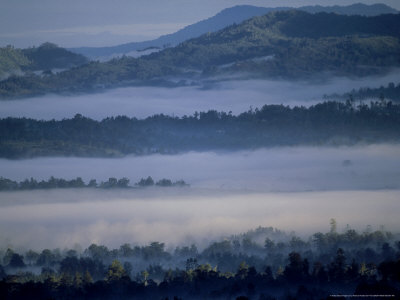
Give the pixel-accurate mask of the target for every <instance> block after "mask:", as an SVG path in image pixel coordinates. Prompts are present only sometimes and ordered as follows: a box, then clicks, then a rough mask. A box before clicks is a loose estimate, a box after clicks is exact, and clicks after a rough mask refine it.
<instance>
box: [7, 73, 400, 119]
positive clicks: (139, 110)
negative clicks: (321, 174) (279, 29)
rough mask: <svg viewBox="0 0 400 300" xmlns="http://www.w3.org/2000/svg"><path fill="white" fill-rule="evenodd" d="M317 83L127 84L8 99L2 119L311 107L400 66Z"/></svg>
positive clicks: (393, 76)
mask: <svg viewBox="0 0 400 300" xmlns="http://www.w3.org/2000/svg"><path fill="white" fill-rule="evenodd" d="M321 78H324V79H323V80H319V81H315V80H314V81H308V82H307V81H292V82H291V81H279V80H228V81H215V82H212V83H200V85H199V86H189V87H177V88H166V87H127V88H118V89H112V90H108V91H105V92H103V93H94V94H85V95H76V96H60V95H47V96H42V97H35V98H28V99H20V100H4V101H1V102H0V107H1V110H0V117H1V118H5V117H28V118H35V119H44V120H50V119H56V120H60V119H63V118H71V117H73V116H74V115H75V114H78V113H79V114H82V115H84V116H86V117H90V118H93V119H97V120H100V119H103V118H106V117H111V116H118V115H126V116H128V117H137V118H145V117H148V116H152V115H154V114H161V113H163V114H167V115H175V116H183V115H192V114H193V113H194V112H195V111H208V110H210V109H215V110H217V111H225V112H229V111H232V112H233V114H239V113H241V112H244V111H247V110H249V108H250V107H253V108H256V107H261V106H263V105H265V104H285V105H290V106H296V105H297V106H300V105H304V106H309V105H313V104H316V103H318V102H320V101H322V99H323V95H324V94H327V95H329V94H332V93H339V94H343V93H346V92H349V91H351V90H352V89H358V88H361V87H365V86H370V87H379V86H381V85H387V83H388V82H395V83H398V82H400V73H399V72H397V71H396V70H395V71H393V72H392V73H389V74H387V75H386V76H383V77H382V76H380V77H366V78H354V79H349V78H345V77H326V76H323V77H321Z"/></svg>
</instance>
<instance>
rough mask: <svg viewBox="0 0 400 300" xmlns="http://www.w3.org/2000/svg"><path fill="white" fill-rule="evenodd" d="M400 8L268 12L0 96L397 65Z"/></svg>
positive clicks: (25, 83) (0, 86)
mask: <svg viewBox="0 0 400 300" xmlns="http://www.w3.org/2000/svg"><path fill="white" fill-rule="evenodd" d="M399 28H400V14H387V15H379V16H375V17H365V16H346V15H338V14H334V13H318V14H310V13H306V12H303V11H299V10H291V11H276V12H270V13H268V14H266V15H263V16H258V17H254V18H252V19H249V20H246V21H244V22H242V23H240V24H238V25H231V26H229V27H227V28H224V29H222V30H220V31H217V32H214V33H207V34H204V35H202V36H200V37H198V38H194V39H190V40H187V41H185V42H183V43H181V44H179V45H178V46H176V47H171V48H166V49H164V50H162V51H159V52H155V53H152V54H149V55H147V56H143V57H140V58H132V57H123V58H121V59H113V60H111V61H108V62H104V63H101V62H91V63H89V64H86V65H82V66H80V67H77V68H73V69H70V70H68V71H65V72H61V73H59V74H54V75H49V76H45V77H39V76H36V77H35V76H29V77H28V76H25V77H13V78H9V79H8V80H3V81H0V97H3V98H11V97H24V96H32V95H38V94H44V93H49V92H51V93H74V92H89V91H96V90H98V89H104V88H114V87H117V86H128V85H133V84H135V85H149V84H168V85H169V84H171V83H172V84H175V83H174V82H178V81H180V80H182V81H183V82H182V83H179V84H185V80H188V79H189V80H192V81H193V80H194V81H198V82H200V81H203V80H209V79H210V78H211V79H212V78H220V77H222V78H223V77H224V76H225V77H226V76H228V77H229V78H231V77H232V75H238V76H241V77H243V76H246V77H248V78H285V79H299V78H310V77H315V76H318V78H321V74H327V76H328V75H340V76H366V75H378V74H383V73H384V72H387V71H388V70H391V69H392V68H394V67H400V29H399Z"/></svg>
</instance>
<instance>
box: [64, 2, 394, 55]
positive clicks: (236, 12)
mask: <svg viewBox="0 0 400 300" xmlns="http://www.w3.org/2000/svg"><path fill="white" fill-rule="evenodd" d="M292 9H293V8H291V7H275V8H269V7H257V6H251V5H238V6H234V7H231V8H227V9H224V10H222V11H221V12H219V13H218V14H216V15H215V16H213V17H211V18H208V19H206V20H203V21H200V22H197V23H195V24H192V25H189V26H187V27H185V28H183V29H181V30H179V31H177V32H175V33H172V34H167V35H163V36H161V37H159V38H157V39H155V40H150V41H144V42H133V43H126V44H122V45H117V46H112V47H80V48H71V49H69V50H71V51H72V52H75V53H78V54H82V55H85V56H87V57H89V58H91V59H99V58H100V59H104V58H106V59H107V58H109V57H111V56H112V55H118V54H119V55H122V54H128V53H129V52H132V51H138V50H144V49H148V48H159V49H163V48H167V47H172V46H176V45H178V44H179V43H182V42H184V41H186V40H188V39H192V38H196V37H199V36H201V35H202V34H206V33H209V32H216V31H218V30H221V29H223V28H225V27H227V26H230V25H234V24H239V23H241V22H243V21H245V20H247V19H250V18H252V17H255V16H262V15H265V14H267V13H269V12H272V11H286V10H292ZM298 9H299V10H302V11H305V12H309V13H320V12H327V13H336V14H342V15H362V16H377V15H380V14H396V13H398V11H396V10H395V9H393V8H391V7H389V6H387V5H384V4H373V5H365V4H361V3H357V4H352V5H348V6H337V5H336V6H319V5H318V6H304V7H300V8H298Z"/></svg>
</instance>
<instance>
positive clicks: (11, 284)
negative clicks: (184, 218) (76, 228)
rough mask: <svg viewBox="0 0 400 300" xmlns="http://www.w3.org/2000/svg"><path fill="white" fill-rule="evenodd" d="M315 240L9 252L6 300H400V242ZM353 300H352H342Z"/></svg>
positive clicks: (278, 236)
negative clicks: (353, 298) (349, 298)
mask: <svg viewBox="0 0 400 300" xmlns="http://www.w3.org/2000/svg"><path fill="white" fill-rule="evenodd" d="M330 224H331V227H330V231H329V232H327V233H321V232H317V233H315V234H313V235H312V236H311V237H310V238H308V239H302V238H300V237H298V236H296V235H295V234H293V233H291V234H288V233H285V232H282V231H279V230H277V229H274V228H272V227H267V228H265V227H264V228H263V227H259V228H257V229H256V230H251V231H249V232H247V233H244V234H239V235H234V236H231V237H227V238H225V239H222V240H219V241H215V242H211V243H209V244H208V245H206V246H205V247H204V248H203V249H202V250H201V249H199V248H198V247H197V246H196V245H195V244H192V245H187V246H184V245H181V246H177V247H176V248H170V249H166V245H165V244H164V243H162V242H152V243H150V244H149V245H146V246H139V245H135V246H132V245H130V244H124V245H121V246H120V247H119V248H115V249H109V248H108V247H106V246H103V245H97V244H92V245H90V246H89V247H88V248H86V249H84V250H83V249H82V248H80V246H76V247H75V249H64V250H61V249H54V250H50V249H43V250H41V251H38V252H37V251H34V250H26V251H22V252H21V251H16V250H13V249H11V248H8V249H4V250H3V252H2V253H0V256H1V257H2V266H1V265H0V278H1V279H2V280H1V281H0V297H1V298H2V299H23V298H26V297H28V298H31V299H32V298H35V299H39V298H40V299H50V298H51V299H54V298H55V299H71V298H73V299H116V298H118V299H121V298H129V299H326V298H328V297H329V296H330V295H353V294H354V295H386V296H387V297H390V298H397V297H399V296H400V289H399V286H400V261H399V258H400V241H399V236H398V235H394V234H393V233H391V232H388V231H385V230H384V229H380V230H372V228H370V227H367V228H366V229H365V231H364V232H362V233H360V232H357V231H356V230H354V229H352V228H350V227H346V229H345V230H344V231H343V232H342V233H339V232H338V231H337V224H336V221H335V220H334V219H331V221H330ZM343 299H345V298H343Z"/></svg>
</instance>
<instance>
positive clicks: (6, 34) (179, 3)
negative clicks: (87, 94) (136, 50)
mask: <svg viewBox="0 0 400 300" xmlns="http://www.w3.org/2000/svg"><path fill="white" fill-rule="evenodd" d="M355 2H362V3H366V4H372V3H375V2H377V1H374V0H357V1H352V0H305V1H299V0H279V1H278V0H249V1H243V0H218V1H215V0H203V1H195V0H168V1H166V0H146V1H145V0H114V1H109V0H85V1H81V0H69V1H64V0H35V1H32V0H0V46H5V45H7V44H13V45H15V46H17V47H27V46H32V45H38V44H40V43H43V42H45V41H51V42H55V43H57V44H59V45H60V46H64V47H76V46H104V45H114V44H119V43H123V42H132V41H141V40H147V39H153V38H156V37H158V36H160V35H163V34H167V33H172V32H175V31H177V30H179V29H180V28H182V27H184V26H185V25H189V24H192V23H195V22H198V21H200V20H203V19H205V18H208V17H211V16H213V15H215V14H216V13H218V12H219V11H220V10H222V9H224V8H227V7H232V6H234V5H240V4H250V5H257V6H265V7H276V6H294V7H297V6H304V5H315V4H319V5H335V4H338V5H349V4H353V3H355ZM379 2H380V3H385V4H387V5H390V6H392V7H394V8H396V9H400V1H398V0H380V1H379Z"/></svg>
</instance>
